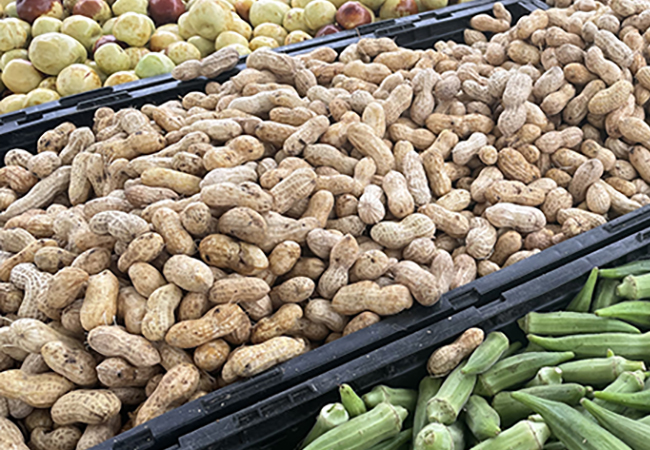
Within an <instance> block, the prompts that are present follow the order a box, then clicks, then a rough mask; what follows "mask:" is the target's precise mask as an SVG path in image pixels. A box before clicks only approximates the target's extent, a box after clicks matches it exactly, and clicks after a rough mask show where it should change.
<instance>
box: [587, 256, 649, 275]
mask: <svg viewBox="0 0 650 450" xmlns="http://www.w3.org/2000/svg"><path fill="white" fill-rule="evenodd" d="M648 272H650V259H642V260H639V261H634V262H631V263H627V264H624V265H622V266H618V267H614V268H612V269H600V270H599V271H598V276H599V277H600V278H613V279H621V278H625V277H627V276H628V275H641V274H644V273H648Z"/></svg>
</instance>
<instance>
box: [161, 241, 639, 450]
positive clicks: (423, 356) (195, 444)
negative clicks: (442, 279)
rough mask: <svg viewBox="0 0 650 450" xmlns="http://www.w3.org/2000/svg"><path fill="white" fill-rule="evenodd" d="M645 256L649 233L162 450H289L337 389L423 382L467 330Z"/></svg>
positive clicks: (491, 324) (487, 326) (562, 295)
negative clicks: (440, 354) (430, 362)
mask: <svg viewBox="0 0 650 450" xmlns="http://www.w3.org/2000/svg"><path fill="white" fill-rule="evenodd" d="M648 256H650V229H646V230H643V231H641V232H639V233H636V234H634V235H632V236H628V237H627V238H625V239H622V240H620V241H617V242H614V243H613V244H611V245H609V246H606V247H603V248H601V249H600V250H597V251H595V252H593V253H590V254H588V255H586V256H584V257H582V258H580V259H578V260H576V261H573V262H571V263H568V264H566V265H565V266H562V267H560V268H558V269H556V270H554V271H550V272H547V273H545V274H543V275H541V276H539V277H538V278H536V279H534V280H532V281H529V282H527V283H524V284H522V285H519V286H517V287H515V288H513V289H511V290H508V291H504V292H502V294H501V295H500V297H499V298H498V299H496V300H494V301H492V302H490V303H487V304H484V305H483V306H480V307H475V306H471V307H469V308H467V309H465V310H463V311H460V312H458V313H457V314H455V315H453V316H451V317H449V318H447V319H443V320H442V321H440V322H437V323H435V324H433V325H431V326H429V327H426V328H424V329H422V330H420V331H418V332H416V333H413V334H411V335H409V336H406V337H404V338H402V339H400V340H398V341H395V342H393V343H390V344H388V345H386V346H384V347H381V348H379V349H377V350H374V351H373V352H371V353H369V354H367V355H364V356H362V357H360V358H357V359H355V360H352V361H350V362H348V363H346V364H343V365H341V366H339V367H337V368H335V369H333V370H331V371H329V372H326V373H323V374H321V375H319V376H318V377H315V378H313V379H311V380H308V381H306V382H304V383H301V384H299V385H297V386H294V387H293V388H291V389H289V390H287V391H285V392H283V393H281V394H278V395H275V396H273V397H270V398H268V399H267V400H265V401H263V402H259V403H257V404H255V405H253V406H251V407H249V408H246V409H244V410H242V411H240V412H239V413H237V414H234V415H231V416H229V417H226V418H224V419H221V420H219V421H217V422H215V423H211V424H209V425H207V426H205V427H203V428H201V429H198V430H196V431H194V432H192V433H190V434H188V435H185V436H183V437H181V438H180V439H179V442H178V444H176V445H175V446H173V447H170V448H169V449H168V450H216V449H219V450H253V449H255V450H290V449H292V448H294V446H295V445H296V444H297V443H298V441H299V440H300V438H301V437H304V435H305V433H306V431H307V430H308V428H309V426H311V425H312V423H313V420H314V418H315V416H316V414H317V413H318V411H319V410H320V408H321V407H322V406H324V405H325V404H327V403H330V402H333V401H337V398H338V390H337V388H338V386H339V385H341V384H342V383H348V384H350V385H351V386H352V387H353V388H355V389H356V390H357V391H358V392H362V393H363V392H366V391H368V390H369V389H371V388H372V387H373V386H376V385H378V384H388V385H391V386H395V387H400V386H404V387H406V386H408V384H407V385H404V384H401V383H400V380H401V379H404V378H410V379H411V380H413V377H414V375H417V376H418V377H420V376H424V374H425V366H426V361H427V359H428V357H429V355H430V354H431V353H432V351H433V350H435V349H436V348H438V347H439V346H441V345H444V344H446V343H449V342H450V341H452V340H453V339H454V338H456V337H457V336H458V335H459V334H460V333H462V332H463V331H464V330H466V329H467V328H470V327H479V328H481V329H483V330H484V331H485V332H486V333H487V332H490V331H494V330H496V329H503V328H504V327H508V326H510V325H513V324H514V323H515V321H516V320H517V319H519V318H520V317H523V316H524V315H525V314H526V313H528V312H530V311H539V310H547V311H548V310H555V309H559V308H560V307H563V306H565V305H566V304H567V303H568V301H569V300H570V299H571V298H572V297H573V296H574V295H575V294H576V293H577V292H578V291H579V290H580V289H581V288H582V285H583V284H584V282H585V281H586V278H587V277H588V274H589V272H590V271H591V269H592V268H593V267H598V266H601V267H602V266H610V265H618V264H623V263H626V262H629V261H632V260H636V259H639V258H640V257H646V258H647V257H648ZM513 330H514V327H513ZM518 334H519V335H521V332H519V333H518ZM410 386H413V384H410Z"/></svg>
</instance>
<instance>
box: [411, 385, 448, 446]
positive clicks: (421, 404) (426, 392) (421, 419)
mask: <svg viewBox="0 0 650 450" xmlns="http://www.w3.org/2000/svg"><path fill="white" fill-rule="evenodd" d="M441 384H442V379H441V378H433V377H430V376H427V377H424V378H422V380H421V381H420V386H419V389H418V401H417V403H416V405H415V413H414V414H413V440H412V441H411V447H412V448H413V447H414V446H415V438H416V437H417V436H418V433H419V432H420V430H421V429H422V428H424V427H425V425H426V424H427V423H429V418H428V417H427V403H429V400H431V399H432V398H433V397H434V396H435V395H436V394H437V393H438V390H439V389H440V385H441Z"/></svg>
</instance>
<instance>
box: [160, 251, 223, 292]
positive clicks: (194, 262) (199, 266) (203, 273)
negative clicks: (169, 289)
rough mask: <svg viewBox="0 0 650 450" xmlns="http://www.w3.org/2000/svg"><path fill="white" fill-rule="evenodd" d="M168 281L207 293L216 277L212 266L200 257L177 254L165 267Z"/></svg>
mask: <svg viewBox="0 0 650 450" xmlns="http://www.w3.org/2000/svg"><path fill="white" fill-rule="evenodd" d="M163 274H164V275H165V278H166V279H167V281H169V282H171V283H174V284H176V285H177V286H178V287H180V288H182V289H184V290H186V291H189V292H199V293H204V294H205V293H207V292H208V290H209V289H210V288H211V287H212V283H213V281H214V277H213V275H212V271H211V270H210V268H209V267H208V266H207V265H206V264H205V263H203V262H202V261H200V260H198V259H194V258H191V257H189V256H186V255H175V256H172V257H171V258H169V259H168V260H167V262H166V263H165V266H164V268H163Z"/></svg>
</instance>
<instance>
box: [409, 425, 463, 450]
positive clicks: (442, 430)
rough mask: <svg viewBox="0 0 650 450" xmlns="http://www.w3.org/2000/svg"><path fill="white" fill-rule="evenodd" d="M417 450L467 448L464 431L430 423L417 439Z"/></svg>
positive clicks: (415, 446) (454, 427)
mask: <svg viewBox="0 0 650 450" xmlns="http://www.w3.org/2000/svg"><path fill="white" fill-rule="evenodd" d="M414 444H415V445H414V448H415V450H455V449H462V448H465V445H464V439H463V432H462V429H460V428H459V427H457V426H456V425H452V426H448V427H447V426H445V425H443V424H441V423H436V422H433V423H430V424H429V425H427V426H426V427H424V428H423V429H422V430H421V431H420V432H419V433H418V435H417V437H416V438H415V443H414Z"/></svg>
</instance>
